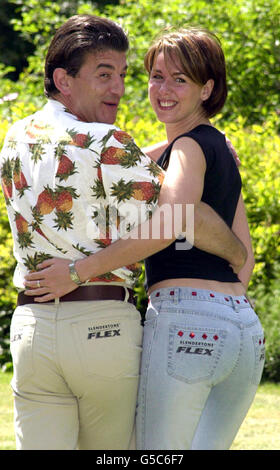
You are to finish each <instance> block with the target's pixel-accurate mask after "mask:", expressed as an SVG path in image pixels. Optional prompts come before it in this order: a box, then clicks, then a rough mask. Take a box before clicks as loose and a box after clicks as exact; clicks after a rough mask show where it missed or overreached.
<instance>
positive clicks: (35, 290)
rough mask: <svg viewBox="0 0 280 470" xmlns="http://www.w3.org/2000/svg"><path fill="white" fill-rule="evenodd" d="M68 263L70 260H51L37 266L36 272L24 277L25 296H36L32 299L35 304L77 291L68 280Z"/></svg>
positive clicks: (69, 279) (75, 285) (74, 285)
mask: <svg viewBox="0 0 280 470" xmlns="http://www.w3.org/2000/svg"><path fill="white" fill-rule="evenodd" d="M70 262H71V260H70V259H69V260H67V259H61V258H52V259H48V260H46V261H44V262H43V263H41V264H39V265H38V271H36V272H33V273H30V274H28V275H27V276H25V283H24V284H25V286H26V287H27V290H26V291H25V292H24V293H25V295H30V296H31V295H32V296H38V297H35V298H34V300H35V301H36V302H47V301H49V300H53V299H56V298H58V297H62V296H63V295H65V294H68V293H69V292H72V291H73V290H75V289H77V287H78V286H77V284H75V282H73V281H72V280H71V278H70V274H69V263H70ZM38 281H39V283H40V287H39V283H38Z"/></svg>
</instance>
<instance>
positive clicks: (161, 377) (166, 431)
mask: <svg viewBox="0 0 280 470" xmlns="http://www.w3.org/2000/svg"><path fill="white" fill-rule="evenodd" d="M264 342H265V340H264V334H263V330H262V327H261V324H260V322H259V319H258V317H257V315H256V314H255V312H254V310H253V309H252V308H251V305H250V303H249V302H248V300H247V299H246V297H244V296H240V297H231V296H229V295H224V294H221V293H217V292H210V291H207V290H202V289H191V288H188V287H183V288H182V287H180V288H178V287H177V288H176V287H174V288H163V289H159V290H157V291H154V292H153V293H152V295H151V297H150V303H149V307H148V310H147V315H146V322H145V327H144V343H143V354H142V368H141V380H140V386H139V395H138V410H137V419H136V436H137V448H138V449H149V450H155V449H169V450H175V449H181V450H183V449H194V450H195V449H204V450H206V449H209V450H214V449H215V450H216V449H229V447H230V446H231V444H232V442H233V440H234V437H235V435H236V434H237V432H238V429H239V427H240V425H241V423H242V421H243V420H244V418H245V416H246V414H247V412H248V409H249V407H250V405H251V403H252V401H253V399H254V396H255V393H256V390H257V387H258V385H259V382H260V380H261V375H262V371H263V366H264V356H265V347H264Z"/></svg>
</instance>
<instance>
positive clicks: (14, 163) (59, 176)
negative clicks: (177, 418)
mask: <svg viewBox="0 0 280 470" xmlns="http://www.w3.org/2000/svg"><path fill="white" fill-rule="evenodd" d="M127 49H128V40H127V37H126V35H125V34H124V32H123V31H122V29H121V28H120V27H119V26H118V25H116V24H115V23H113V22H111V21H109V20H107V19H102V18H98V17H94V16H91V15H80V16H79V15H77V16H74V17H72V18H70V19H69V20H68V21H67V22H66V23H65V24H64V25H62V26H61V27H60V28H59V29H58V31H57V33H56V34H55V36H54V38H53V40H52V42H51V45H50V47H49V51H48V54H47V57H46V63H45V91H46V95H47V97H48V101H47V104H46V105H45V106H44V107H43V108H42V109H41V110H40V111H38V112H37V113H35V114H34V115H32V116H29V117H27V118H25V119H23V120H22V121H20V122H17V123H15V124H14V125H13V126H12V128H11V129H10V131H9V132H8V134H7V137H6V140H5V144H4V147H3V150H2V152H1V160H0V165H1V180H2V188H3V192H4V196H5V199H6V203H7V210H8V215H9V221H10V225H11V230H12V234H13V239H14V254H15V257H16V260H17V267H16V270H15V273H14V284H15V286H16V287H17V288H18V290H19V296H18V307H17V308H16V310H15V312H14V315H13V319H12V324H11V352H12V356H13V364H14V375H13V380H12V388H13V391H14V397H15V432H16V443H17V448H18V449H22V450H23V449H32V450H34V449H48V450H51V449H62V450H64V449H76V448H79V449H127V448H128V447H129V443H130V440H131V436H132V430H133V423H134V414H135V404H136V394H137V385H138V375H139V363H140V353H141V342H142V327H141V325H140V315H139V313H138V311H137V310H136V308H135V306H134V304H133V296H132V289H131V288H132V287H133V285H134V283H135V281H136V280H137V279H138V276H139V273H140V268H141V266H140V265H139V264H137V263H136V264H130V265H129V266H124V267H122V268H120V269H116V270H115V271H114V272H108V273H106V274H104V275H102V276H99V277H96V278H92V279H88V280H87V282H86V283H84V284H83V283H81V281H80V279H79V276H78V274H77V272H76V270H75V261H76V260H78V259H81V258H84V257H87V256H88V255H90V254H92V253H94V252H96V251H98V250H100V249H102V248H104V247H106V246H107V245H109V244H111V243H112V241H113V239H114V238H117V237H120V236H122V235H124V234H125V233H126V231H127V230H130V229H131V228H132V227H134V226H135V225H137V224H139V223H140V222H141V220H142V219H143V220H144V219H146V218H147V216H148V214H149V213H151V212H152V211H153V210H154V208H155V207H156V205H157V200H158V196H159V191H160V187H161V183H162V178H163V175H162V172H161V170H160V168H159V167H158V166H157V165H156V164H155V163H154V162H152V161H151V160H150V159H149V158H148V157H147V156H146V155H144V154H143V153H142V152H141V150H140V149H139V148H138V147H137V146H136V144H135V143H134V141H133V139H132V138H131V137H130V136H129V135H128V134H127V133H125V132H124V131H121V130H120V129H118V128H116V127H115V126H114V122H115V119H116V114H117V109H118V105H119V101H120V98H121V97H122V95H123V93H124V78H125V75H126V69H127V63H126V51H127ZM140 216H141V217H142V219H141V217H140ZM159 249H160V248H159ZM54 257H59V258H62V259H63V258H65V259H66V260H68V259H70V260H72V261H71V263H69V272H70V276H71V279H72V281H73V282H74V283H76V284H77V285H79V286H80V287H78V288H77V289H76V290H73V291H72V292H70V293H68V294H67V295H65V296H63V297H61V298H60V299H56V301H55V302H54V301H50V302H48V303H44V304H42V303H41V304H38V303H36V302H35V301H34V298H33V297H31V296H27V295H25V293H24V289H25V285H24V277H25V275H26V274H27V273H28V272H30V271H36V269H37V266H38V265H39V264H40V263H42V262H43V261H44V260H48V259H50V258H54ZM76 284H75V285H76ZM34 287H38V288H40V281H37V282H36V286H34Z"/></svg>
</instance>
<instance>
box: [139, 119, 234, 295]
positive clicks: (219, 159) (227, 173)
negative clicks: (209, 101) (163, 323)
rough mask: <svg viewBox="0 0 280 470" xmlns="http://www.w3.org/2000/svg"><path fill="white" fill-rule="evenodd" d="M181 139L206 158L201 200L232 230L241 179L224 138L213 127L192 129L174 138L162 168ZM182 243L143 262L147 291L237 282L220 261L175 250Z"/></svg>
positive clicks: (199, 253) (195, 252)
mask: <svg viewBox="0 0 280 470" xmlns="http://www.w3.org/2000/svg"><path fill="white" fill-rule="evenodd" d="M181 137H191V138H192V139H194V140H195V141H196V142H197V143H198V144H199V145H200V147H201V149H202V151H203V153H204V156H205V160H206V172H205V178H204V190H203V194H202V198H201V200H202V201H203V202H205V203H207V204H209V206H211V207H212V208H213V209H214V210H215V211H216V212H217V213H218V214H219V215H220V216H221V217H222V218H223V219H224V221H225V222H226V223H227V224H228V226H229V227H231V226H232V222H233V218H234V215H235V211H236V206H237V202H238V199H239V196H240V191H241V178H240V174H239V171H238V168H237V166H236V163H235V160H234V157H233V156H232V154H231V152H230V151H229V149H228V146H227V144H226V140H225V137H224V135H223V134H222V133H221V132H219V131H218V130H217V129H216V128H215V127H212V126H208V125H204V124H203V125H199V126H197V127H195V128H194V129H193V130H191V131H190V132H187V133H186V134H182V135H180V136H178V137H176V139H174V141H173V142H172V143H171V144H170V145H169V146H168V147H167V149H166V150H165V151H164V153H163V154H162V155H161V157H160V158H159V160H158V162H157V163H158V164H159V165H160V166H161V167H163V168H166V166H165V165H166V163H168V161H169V157H170V153H171V149H172V146H173V144H174V142H175V141H176V140H177V139H179V138H181ZM185 242H186V240H185V239H183V240H176V241H175V242H174V243H172V244H171V245H169V246H168V247H167V248H165V249H164V250H162V251H159V252H158V253H155V254H154V255H152V256H150V257H149V258H147V259H146V260H145V269H146V287H147V288H149V287H151V286H152V285H153V284H155V283H156V282H160V281H163V280H166V279H175V278H196V279H207V280H215V281H220V282H240V281H239V279H238V277H237V275H236V274H235V273H234V272H233V270H232V268H231V267H230V265H229V263H228V262H227V261H226V260H224V259H223V258H220V257H218V256H215V255H212V254H210V253H207V252H206V251H202V250H199V249H198V248H195V247H193V248H191V249H188V250H185V249H183V250H182V249H181V250H180V249H178V247H179V245H177V244H180V243H185ZM176 247H177V249H176Z"/></svg>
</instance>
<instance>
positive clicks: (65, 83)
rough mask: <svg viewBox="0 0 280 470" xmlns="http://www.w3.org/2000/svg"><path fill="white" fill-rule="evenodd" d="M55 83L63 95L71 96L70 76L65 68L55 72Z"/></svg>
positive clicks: (57, 69)
mask: <svg viewBox="0 0 280 470" xmlns="http://www.w3.org/2000/svg"><path fill="white" fill-rule="evenodd" d="M53 81H54V84H55V86H56V88H57V89H58V90H59V91H60V93H61V94H62V95H65V96H67V95H69V93H70V89H69V75H68V74H67V72H66V70H65V69H63V68H59V67H58V68H56V69H54V72H53Z"/></svg>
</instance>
